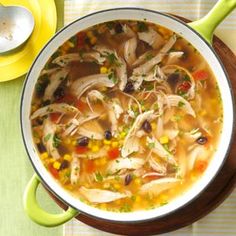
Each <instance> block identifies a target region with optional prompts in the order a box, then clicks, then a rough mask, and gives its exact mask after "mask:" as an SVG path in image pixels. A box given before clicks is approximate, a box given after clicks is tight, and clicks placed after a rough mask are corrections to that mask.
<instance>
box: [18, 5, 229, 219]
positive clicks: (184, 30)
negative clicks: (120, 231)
mask: <svg viewBox="0 0 236 236" xmlns="http://www.w3.org/2000/svg"><path fill="white" fill-rule="evenodd" d="M117 19H130V20H144V19H146V20H147V21H149V22H153V23H156V24H159V25H162V26H164V27H166V28H168V29H170V30H172V31H174V32H176V33H177V34H180V35H182V36H183V37H184V38H185V39H186V40H188V41H189V42H191V44H192V45H193V46H194V47H195V48H196V49H197V50H198V51H199V52H200V53H201V54H202V55H203V57H205V58H206V59H207V61H208V63H209V66H210V68H211V69H212V71H213V72H214V74H215V77H216V79H217V82H218V84H219V88H220V92H221V95H222V101H223V108H224V111H223V116H224V122H223V129H222V134H221V137H220V141H219V146H218V148H217V151H216V153H215V155H214V157H213V159H212V161H211V162H210V164H209V166H208V168H207V170H206V172H205V174H204V175H203V177H202V178H201V179H199V180H198V181H197V183H195V184H194V185H193V187H192V188H190V189H189V190H188V191H187V192H186V193H184V194H183V195H182V196H179V197H177V198H176V199H174V200H172V201H171V202H170V203H169V204H167V205H165V206H162V207H159V208H156V209H153V210H148V211H136V212H133V213H114V212H107V211H102V210H100V209H97V208H94V207H91V206H88V205H86V204H84V203H82V202H81V201H80V200H78V199H76V198H74V197H73V196H72V195H70V194H69V193H68V192H66V191H65V190H64V189H63V188H62V187H61V186H60V185H59V184H58V183H57V182H56V181H55V180H54V179H53V177H52V176H51V175H50V174H49V173H48V172H47V170H46V169H45V167H44V166H43V164H42V162H41V160H40V158H39V157H38V155H37V152H36V150H35V148H34V143H33V139H32V134H31V123H30V120H29V115H30V105H31V98H32V95H33V90H34V85H35V83H36V81H37V78H38V77H39V74H40V71H41V70H42V68H43V67H44V65H45V63H46V61H47V60H48V58H49V57H50V56H51V55H52V54H53V52H54V51H55V50H56V49H57V48H58V47H59V46H60V45H61V44H62V43H63V42H64V41H66V40H67V39H69V38H70V37H71V36H73V35H74V34H76V33H77V32H79V31H81V30H82V29H86V28H87V27H90V26H92V25H95V24H98V23H102V22H106V21H111V20H117ZM21 119H22V121H21V122H22V131H23V136H24V141H25V145H26V148H27V150H28V154H29V156H30V158H31V160H32V163H33V165H34V167H35V168H36V169H37V172H38V174H39V175H40V177H41V178H42V180H43V181H44V182H45V183H46V184H47V186H48V187H49V188H50V189H51V190H52V191H53V192H54V193H55V194H56V195H57V196H59V197H60V198H61V199H62V200H63V201H64V202H65V203H67V204H69V205H71V206H72V207H74V208H76V209H78V210H79V211H82V212H84V213H87V214H89V215H92V216H95V217H99V218H103V219H107V220H114V221H120V222H131V221H140V220H148V219H151V218H155V217H160V216H163V215H165V214H168V213H170V212H173V211H174V210H176V209H178V208H179V207H181V206H183V205H185V204H186V203H188V202H189V201H191V200H192V199H193V198H194V197H196V196H197V195H198V194H199V193H200V192H201V191H202V190H203V189H204V188H205V187H206V186H207V185H208V184H209V183H210V182H211V180H212V179H213V178H214V176H215V175H216V174H217V172H218V171H219V169H220V167H221V165H222V163H223V161H224V159H225V156H226V153H227V150H228V146H229V144H230V139H231V136H232V130H233V102H232V96H231V91H230V87H229V84H228V81H227V78H226V75H225V73H224V70H223V68H222V66H221V64H220V62H219V61H218V59H217V57H216V55H215V53H214V51H213V50H212V49H211V48H210V47H209V46H208V45H207V43H206V42H205V41H204V40H203V39H202V38H200V37H199V36H198V35H197V34H196V33H195V32H194V31H192V30H191V29H189V28H188V27H187V26H186V25H185V24H183V23H181V22H179V21H178V20H175V19H173V18H172V17H169V16H166V15H163V14H162V13H157V12H152V11H148V10H142V9H115V10H108V11H103V12H99V13H96V14H92V15H89V16H87V17H84V18H82V19H80V20H77V21H75V22H74V23H72V24H70V25H69V26H67V27H66V28H64V29H63V30H62V31H61V32H60V33H58V34H57V35H56V36H55V37H54V38H53V39H52V40H51V41H50V42H49V43H48V44H47V46H46V47H45V48H44V49H43V50H42V51H41V53H40V55H39V56H38V57H37V59H36V61H35V62H34V64H33V66H32V68H31V70H30V72H29V74H28V78H27V81H26V84H25V88H24V93H23V97H22V107H21Z"/></svg>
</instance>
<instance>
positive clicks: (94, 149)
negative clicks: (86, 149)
mask: <svg viewBox="0 0 236 236" xmlns="http://www.w3.org/2000/svg"><path fill="white" fill-rule="evenodd" d="M91 150H92V152H98V151H99V146H98V145H93V146H92V148H91Z"/></svg>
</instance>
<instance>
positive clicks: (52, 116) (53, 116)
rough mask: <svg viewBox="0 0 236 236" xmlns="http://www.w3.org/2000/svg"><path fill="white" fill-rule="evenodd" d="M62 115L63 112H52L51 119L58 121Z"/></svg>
mask: <svg viewBox="0 0 236 236" xmlns="http://www.w3.org/2000/svg"><path fill="white" fill-rule="evenodd" d="M60 116H61V113H51V114H50V120H51V121H52V122H54V123H57V121H58V119H59V117H60Z"/></svg>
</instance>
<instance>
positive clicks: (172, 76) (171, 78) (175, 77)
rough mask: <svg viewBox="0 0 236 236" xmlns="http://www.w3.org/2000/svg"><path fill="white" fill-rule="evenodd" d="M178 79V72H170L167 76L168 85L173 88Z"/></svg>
mask: <svg viewBox="0 0 236 236" xmlns="http://www.w3.org/2000/svg"><path fill="white" fill-rule="evenodd" d="M179 80H180V76H179V74H178V73H172V74H170V75H169V76H168V78H167V82H168V83H169V85H170V87H171V88H172V89H173V90H174V89H175V87H176V86H177V83H178V82H179Z"/></svg>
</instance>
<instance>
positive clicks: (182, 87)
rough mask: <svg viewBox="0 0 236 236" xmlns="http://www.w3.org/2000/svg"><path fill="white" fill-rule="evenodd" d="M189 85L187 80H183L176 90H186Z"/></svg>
mask: <svg viewBox="0 0 236 236" xmlns="http://www.w3.org/2000/svg"><path fill="white" fill-rule="evenodd" d="M190 87H191V84H190V83H189V82H188V81H184V82H183V83H181V84H180V85H179V87H178V91H181V92H187V91H188V90H189V89H190Z"/></svg>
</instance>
